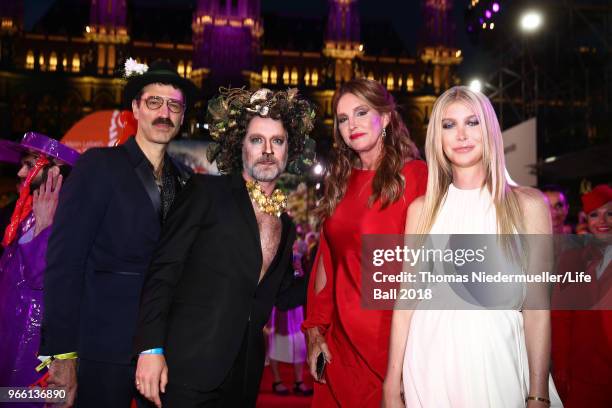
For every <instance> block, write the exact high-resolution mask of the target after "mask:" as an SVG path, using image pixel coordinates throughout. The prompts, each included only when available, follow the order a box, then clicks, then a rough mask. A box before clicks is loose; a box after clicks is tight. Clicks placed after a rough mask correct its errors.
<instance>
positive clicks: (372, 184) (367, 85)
mask: <svg viewBox="0 0 612 408" xmlns="http://www.w3.org/2000/svg"><path fill="white" fill-rule="evenodd" d="M333 112H334V134H333V139H334V150H333V152H332V158H331V163H330V168H329V172H328V175H327V178H326V182H325V195H324V198H323V200H322V203H321V206H320V207H319V211H320V214H321V215H322V217H323V219H324V223H323V227H322V230H321V236H320V245H319V251H318V253H317V256H316V259H315V263H314V269H313V274H312V276H311V279H310V283H309V287H308V300H307V304H306V310H307V315H306V320H305V321H304V323H303V325H302V327H303V329H304V331H305V333H306V335H307V340H308V363H309V366H310V370H311V373H312V375H313V377H315V378H316V359H317V357H318V355H319V353H324V355H325V358H326V360H327V363H328V364H327V366H326V368H325V374H324V377H323V379H321V381H320V382H317V383H315V393H314V399H313V405H312V406H313V407H335V406H337V407H351V408H353V407H378V406H379V405H380V401H381V396H382V382H383V379H384V377H385V371H386V364H387V352H388V347H389V345H388V343H389V331H390V327H391V326H390V324H391V313H392V311H390V310H366V309H363V308H362V307H361V265H360V263H361V261H360V260H361V236H362V235H363V234H402V233H403V231H404V227H405V223H406V210H407V208H408V206H409V205H410V203H411V202H412V201H413V200H414V199H415V198H416V197H418V196H421V195H423V194H424V193H425V186H426V184H427V168H426V165H425V163H424V162H423V161H421V160H417V158H418V150H417V149H416V147H415V145H414V143H413V142H412V140H411V139H410V136H409V135H408V130H407V129H406V126H405V125H404V123H403V122H402V119H401V117H400V115H399V114H398V113H397V111H396V107H395V102H394V100H393V97H392V96H391V95H390V94H389V93H388V92H387V90H386V89H385V88H384V87H383V86H382V85H381V84H380V83H378V82H376V81H372V80H367V79H357V80H353V81H350V82H347V83H345V84H344V85H343V86H341V87H340V89H339V90H338V91H337V92H336V94H335V95H334V98H333Z"/></svg>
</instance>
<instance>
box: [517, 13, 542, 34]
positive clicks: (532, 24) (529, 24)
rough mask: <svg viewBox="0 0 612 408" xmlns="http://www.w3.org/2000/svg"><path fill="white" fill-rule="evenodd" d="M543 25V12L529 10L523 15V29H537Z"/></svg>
mask: <svg viewBox="0 0 612 408" xmlns="http://www.w3.org/2000/svg"><path fill="white" fill-rule="evenodd" d="M541 25H542V14H541V13H539V12H537V11H527V12H525V13H524V14H523V15H522V16H521V29H522V30H523V31H529V32H531V31H535V30H537V29H538V28H540V26H541Z"/></svg>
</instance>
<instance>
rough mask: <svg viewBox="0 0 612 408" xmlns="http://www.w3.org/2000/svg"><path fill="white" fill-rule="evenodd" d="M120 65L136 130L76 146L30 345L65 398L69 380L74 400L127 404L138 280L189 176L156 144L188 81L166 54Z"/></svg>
mask: <svg viewBox="0 0 612 408" xmlns="http://www.w3.org/2000/svg"><path fill="white" fill-rule="evenodd" d="M125 68H126V69H125V70H126V76H127V84H126V86H125V89H124V100H125V103H126V104H129V105H130V106H131V108H132V112H133V114H134V117H135V119H136V120H137V121H138V127H137V130H136V134H135V135H134V137H132V138H130V139H128V140H127V141H126V142H125V143H124V144H123V145H121V146H118V147H113V148H97V149H90V150H88V151H86V152H85V153H83V155H82V156H81V158H80V159H79V161H78V163H77V164H76V166H75V168H74V170H73V172H72V174H71V177H70V179H69V180H68V182H67V183H66V185H65V186H64V188H63V190H62V193H61V194H60V201H59V205H58V209H57V215H56V220H55V225H56V227H55V228H54V230H53V233H52V234H51V237H50V239H49V248H48V250H47V270H46V272H45V297H44V300H45V312H44V318H43V325H42V341H41V349H40V353H41V354H44V355H48V356H52V357H53V359H50V360H47V362H49V363H50V365H49V373H50V377H49V384H51V385H52V386H56V387H65V388H67V389H68V390H69V391H70V396H71V398H72V394H74V390H75V389H76V405H77V406H79V407H84V408H95V407H104V408H109V407H113V408H123V407H126V408H127V407H129V406H130V404H131V401H132V399H133V397H135V396H136V397H138V396H139V394H138V392H137V391H136V387H135V385H134V372H135V364H134V361H133V359H132V338H133V336H134V330H135V328H136V317H137V313H138V305H139V302H140V289H141V287H142V282H143V280H144V275H145V272H146V270H147V267H148V266H149V263H150V261H151V255H152V254H153V250H154V249H155V245H156V244H157V239H158V237H159V234H160V231H161V227H162V224H163V222H164V220H165V219H166V217H167V214H168V210H169V209H170V206H171V204H172V202H173V201H174V197H175V196H176V195H177V194H178V192H179V191H180V189H181V188H182V186H183V185H184V184H185V183H186V181H187V179H188V177H189V174H188V172H187V171H186V170H185V169H183V167H182V166H180V165H179V164H178V163H175V162H174V161H173V160H172V159H171V158H170V157H169V156H168V154H167V153H166V149H167V147H168V144H169V143H170V141H171V140H172V139H173V138H174V137H175V136H176V135H177V134H178V132H179V129H180V127H181V124H182V123H183V119H184V117H185V110H186V108H187V106H188V104H193V103H194V101H195V99H196V97H197V88H196V87H195V85H194V84H193V83H192V82H191V81H189V80H187V79H185V78H183V77H182V76H180V75H179V74H178V73H177V72H176V70H175V69H174V67H173V66H172V65H171V64H170V63H168V62H166V61H155V62H153V63H152V64H151V66H150V67H147V66H146V65H142V64H138V63H136V62H134V61H133V60H128V63H126V66H125ZM75 352H76V353H78V374H77V371H76V363H75V359H72V360H67V359H63V358H62V357H63V356H65V355H66V354H68V355H71V353H75ZM77 385H78V386H77ZM142 400H143V401H139V403H141V402H142V404H146V403H148V402H147V401H145V400H144V398H142Z"/></svg>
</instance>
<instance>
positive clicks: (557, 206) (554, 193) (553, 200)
mask: <svg viewBox="0 0 612 408" xmlns="http://www.w3.org/2000/svg"><path fill="white" fill-rule="evenodd" d="M541 191H542V192H543V193H544V197H545V198H546V201H547V203H548V206H549V208H550V215H551V218H552V228H553V234H571V233H572V226H571V225H567V224H566V223H565V220H566V219H567V213H568V212H569V203H568V201H567V193H566V192H565V190H564V189H563V188H561V187H560V186H557V185H553V184H547V185H545V186H544V187H542V189H541Z"/></svg>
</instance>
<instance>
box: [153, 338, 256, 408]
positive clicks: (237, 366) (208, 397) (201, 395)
mask: <svg viewBox="0 0 612 408" xmlns="http://www.w3.org/2000/svg"><path fill="white" fill-rule="evenodd" d="M247 346H248V340H247V339H246V337H245V339H243V341H242V346H241V347H240V352H239V353H238V357H236V361H235V362H234V364H233V365H232V368H231V369H230V372H229V373H228V375H227V377H226V378H225V379H224V380H223V382H222V383H221V385H220V386H219V387H218V388H216V389H214V390H212V391H206V392H203V391H198V390H194V389H191V388H188V387H185V386H184V385H181V384H173V383H172V373H169V374H170V378H169V382H168V385H167V386H166V392H165V394H162V397H161V400H162V405H163V407H164V408H238V407H239V408H249V407H255V402H256V401H257V394H258V392H259V383H260V381H261V376H260V377H259V378H248V376H247ZM194 375H197V373H194Z"/></svg>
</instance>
